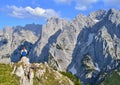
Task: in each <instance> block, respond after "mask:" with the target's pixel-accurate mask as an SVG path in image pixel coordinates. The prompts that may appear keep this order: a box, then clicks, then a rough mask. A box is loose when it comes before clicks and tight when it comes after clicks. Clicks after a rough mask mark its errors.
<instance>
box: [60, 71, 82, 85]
mask: <svg viewBox="0 0 120 85" xmlns="http://www.w3.org/2000/svg"><path fill="white" fill-rule="evenodd" d="M60 73H61V74H63V75H65V76H67V77H68V78H69V79H70V80H71V81H73V82H74V85H82V83H81V82H80V79H78V78H76V77H75V76H74V75H72V73H70V72H60Z"/></svg>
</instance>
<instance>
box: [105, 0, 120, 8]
mask: <svg viewBox="0 0 120 85" xmlns="http://www.w3.org/2000/svg"><path fill="white" fill-rule="evenodd" d="M103 2H104V4H105V5H107V6H115V7H120V0H103Z"/></svg>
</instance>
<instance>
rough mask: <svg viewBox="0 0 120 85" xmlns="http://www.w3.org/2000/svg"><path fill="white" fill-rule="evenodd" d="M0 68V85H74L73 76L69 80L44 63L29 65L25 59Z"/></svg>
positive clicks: (1, 65)
mask: <svg viewBox="0 0 120 85" xmlns="http://www.w3.org/2000/svg"><path fill="white" fill-rule="evenodd" d="M0 67H2V68H3V69H0V76H1V77H0V85H1V84H2V85H75V81H74V80H73V78H75V77H74V76H73V78H72V79H70V78H68V77H67V76H65V75H63V74H62V72H59V71H57V70H54V69H53V68H51V67H50V66H49V65H48V64H47V63H46V62H45V63H29V60H28V58H26V57H23V58H22V59H21V61H19V62H18V63H12V64H10V65H8V64H0ZM7 78H8V79H7ZM5 79H7V80H5ZM78 83H79V84H78V85H81V84H80V82H79V81H78Z"/></svg>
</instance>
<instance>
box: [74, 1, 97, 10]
mask: <svg viewBox="0 0 120 85" xmlns="http://www.w3.org/2000/svg"><path fill="white" fill-rule="evenodd" d="M75 2H76V6H75V9H77V10H87V9H88V8H91V7H92V4H94V3H97V2H98V0H76V1H75Z"/></svg>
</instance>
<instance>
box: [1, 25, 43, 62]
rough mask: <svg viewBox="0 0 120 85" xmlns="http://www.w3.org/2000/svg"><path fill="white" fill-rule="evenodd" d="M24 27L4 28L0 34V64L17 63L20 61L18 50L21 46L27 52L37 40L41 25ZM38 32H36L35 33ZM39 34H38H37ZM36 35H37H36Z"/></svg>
mask: <svg viewBox="0 0 120 85" xmlns="http://www.w3.org/2000/svg"><path fill="white" fill-rule="evenodd" d="M32 27H34V28H33V29H32V28H31V25H26V26H25V27H21V26H17V27H13V28H11V27H5V28H4V29H3V31H1V33H0V52H1V53H0V62H4V63H9V62H10V61H12V62H17V61H19V60H20V59H19V58H20V50H21V47H22V46H23V45H25V46H26V48H27V49H28V51H29V50H30V49H31V48H32V45H33V44H34V43H35V42H36V41H37V40H38V37H39V36H40V34H41V33H40V32H41V25H34V24H33V25H32ZM36 30H38V31H36ZM38 32H39V34H38ZM36 33H37V35H36Z"/></svg>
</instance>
